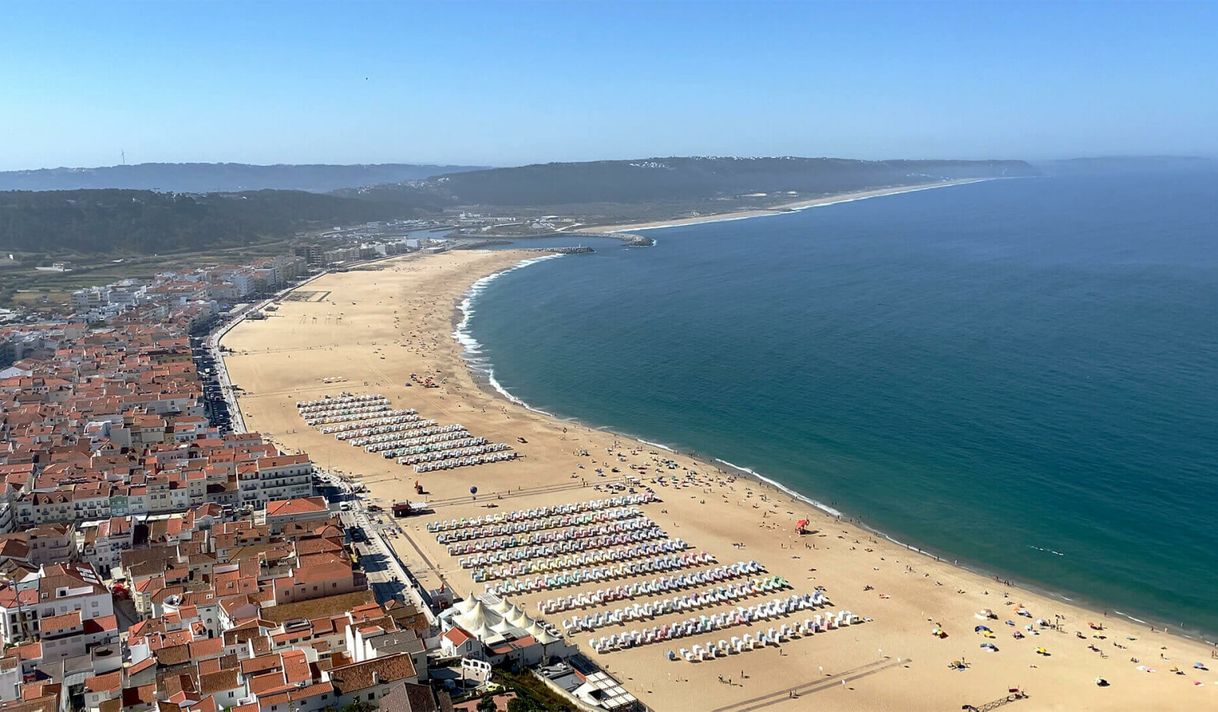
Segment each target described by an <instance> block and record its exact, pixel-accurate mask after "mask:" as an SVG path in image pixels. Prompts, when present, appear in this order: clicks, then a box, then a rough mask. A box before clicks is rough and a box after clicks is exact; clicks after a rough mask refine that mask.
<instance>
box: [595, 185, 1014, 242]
mask: <svg viewBox="0 0 1218 712" xmlns="http://www.w3.org/2000/svg"><path fill="white" fill-rule="evenodd" d="M987 180H995V179H993V178H961V179H958V180H942V181H935V182H933V183H918V184H915V185H898V186H892V187H888V188H873V189H871V190H856V191H853V192H849V193H834V194H832V195H825V196H821V197H818V198H808V199H806V200H795V201H792V202H789V203H781V204H779V205H775V206H773V207H769V208H758V209H756V210H733V211H730V212H726V213H708V214H706V215H695V216H692V217H687V218H674V219H671V220H652V221H649V222H635V223H623V224H620V225H598V226H596V227H580V228H579V232H581V233H597V234H599V233H618V232H630V231H632V230H653V229H656V228H661V227H677V226H679V225H700V224H702V223H708V222H723V221H726V220H744V219H746V218H759V217H765V216H766V215H781V214H783V213H790V212H794V211H797V210H805V209H807V208H816V207H820V206H824V205H834V204H837V203H849V202H851V201H854V200H866V199H867V198H881V197H883V196H886V195H900V194H901V193H914V192H917V191H920V190H934V189H935V188H949V187H951V186H954V185H967V184H969V183H981V182H983V181H987Z"/></svg>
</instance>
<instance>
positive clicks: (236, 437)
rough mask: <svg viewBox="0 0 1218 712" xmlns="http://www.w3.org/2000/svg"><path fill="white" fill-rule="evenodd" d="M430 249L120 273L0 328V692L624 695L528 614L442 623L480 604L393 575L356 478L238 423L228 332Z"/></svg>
mask: <svg viewBox="0 0 1218 712" xmlns="http://www.w3.org/2000/svg"><path fill="white" fill-rule="evenodd" d="M447 247H448V246H447V245H446V244H445V243H444V242H437V241H434V240H428V239H422V240H415V239H411V240H406V239H403V240H399V241H393V242H380V243H376V244H371V245H370V244H367V243H365V244H362V245H359V246H353V247H339V248H336V249H332V250H325V251H322V250H318V249H316V248H315V247H313V246H310V247H309V248H306V249H302V250H300V251H299V254H293V255H289V256H282V257H275V258H265V259H261V260H259V261H257V262H255V263H254V264H250V265H239V266H219V267H212V268H200V269H196V270H191V271H184V272H167V273H162V274H159V275H157V276H156V278H155V279H153V280H152V281H150V282H147V283H143V282H139V281H138V280H132V279H127V280H122V281H120V282H117V283H114V284H111V285H107V286H105V287H92V288H85V289H81V290H79V291H77V292H75V293H73V294H72V313H71V314H69V315H65V316H63V317H62V318H52V319H43V320H38V321H32V320H26V321H24V322H22V323H11V324H9V325H6V326H5V327H4V328H3V331H2V332H0V333H2V336H3V353H2V354H0V356H3V363H4V365H5V366H6V367H5V368H4V369H3V371H0V399H2V400H0V424H2V427H3V431H4V435H5V441H4V442H5V444H4V449H3V451H2V452H0V477H2V478H3V484H2V487H3V489H2V491H0V492H2V494H0V636H2V637H3V643H4V652H3V656H2V657H0V709H4V710H22V711H29V712H52V711H60V710H88V711H89V712H115V711H117V710H135V711H137V712H138V711H140V710H161V711H163V710H169V709H173V710H183V711H187V712H219V710H232V711H233V712H253V711H255V710H269V711H271V712H280V711H286V710H293V711H295V710H300V711H313V710H364V709H373V708H378V709H382V710H399V711H404V710H414V711H416V712H429V711H431V710H449V709H457V710H462V709H466V710H474V709H477V710H486V709H511V710H527V709H542V708H545V709H551V708H554V707H553V706H551V705H549V704H547V700H550V699H551V698H552V699H553V700H559V699H563V697H562V695H563V694H564V691H565V694H566V702H565V703H564V704H566V705H567V706H568V708H570V709H576V708H583V709H594V708H603V709H626V710H628V709H641V708H642V707H641V705H639V704H638V702H637V700H635V699H634V698H633V697H632V696H630V695H628V694H627V693H625V692H624V690H622V688H621V687H620V686H619V685H618V684H617V683H616V681H614V680H612V678H610V677H609V676H607V675H605V674H604V673H603V672H600V671H598V670H597V669H596V667H595V666H594V665H592V664H591V663H589V662H588V661H587V660H586V659H583V658H579V657H573V656H574V654H575V648H574V647H573V646H570V645H568V644H567V643H566V642H565V641H564V639H563V637H562V635H561V634H558V631H557V630H555V631H554V633H553V634H552V633H551V632H549V631H548V630H545V629H541V628H538V627H537V624H536V623H535V622H534V621H532V619H527V618H525V619H523V620H526V621H528V622H526V623H524V624H523V626H522V627H520V628H512V626H511V624H510V623H509V622H507V621H508V618H509V617H508V615H503V614H502V611H501V615H500V616H499V617H498V619H496V620H499V621H500V623H501V625H500V626H499V627H498V628H497V630H498V631H499V632H501V633H502V632H508V636H507V637H506V638H505V637H504V636H503V635H499V636H498V637H497V638H496V640H497V641H498V642H499V647H498V648H492V647H489V646H484V645H483V644H482V643H481V642H480V639H479V638H477V637H475V634H476V633H477V631H476V630H475V631H474V632H473V633H467V632H464V631H463V629H462V628H461V627H460V626H459V625H458V624H457V623H455V622H454V620H455V619H456V616H457V615H458V614H460V613H467V612H469V611H470V610H475V609H477V610H482V607H483V606H484V605H485V604H484V602H483V601H481V600H473V601H472V602H471V601H466V602H464V603H460V602H458V601H454V600H453V597H452V593H451V592H444V591H426V590H423V589H422V587H421V586H420V585H418V584H417V582H413V583H412V581H413V577H412V576H411V574H410V573H409V572H408V571H407V570H406V568H405V567H404V566H403V564H402V562H401V561H400V560H399V559H398V558H397V555H396V554H395V553H394V551H393V548H392V546H390V545H389V543H388V541H389V539H388V538H389V537H391V536H396V531H395V530H396V529H398V527H397V523H396V520H394V519H392V518H390V517H389V513H386V512H382V511H381V508H380V507H379V506H376V505H374V504H370V503H369V502H367V501H366V500H365V499H364V498H363V497H362V496H361V495H362V492H361V490H362V487H361V486H359V485H358V484H357V483H356V482H354V481H353V480H352V478H350V477H348V476H345V475H340V474H336V473H331V472H327V471H325V470H324V469H323V468H320V467H319V466H317V465H316V464H315V463H313V462H312V461H311V460H310V458H309V456H308V455H307V454H304V453H295V452H281V451H280V450H279V448H278V447H277V446H276V445H275V444H274V443H273V442H271V441H270V440H269V439H268V438H266V437H264V436H263V435H261V434H259V433H257V432H245V429H244V426H243V423H242V421H241V414H240V412H239V409H238V408H237V406H236V400H235V394H236V392H237V391H238V390H239V386H235V385H233V384H231V383H229V382H228V380H227V378H226V375H225V374H224V369H223V363H222V360H221V359H220V353H219V348H220V347H219V345H218V342H219V336H220V335H222V334H223V332H224V331H225V330H226V329H227V328H229V327H231V325H232V324H234V323H235V322H237V321H239V320H241V319H243V318H258V317H259V316H260V315H265V314H266V313H267V311H268V310H271V311H273V310H274V309H275V306H274V302H275V301H276V298H277V297H280V296H282V295H283V294H285V293H286V291H287V289H289V288H291V287H294V286H297V285H299V284H301V283H302V282H305V281H307V280H309V279H312V278H313V277H315V276H316V275H318V274H322V273H324V272H325V270H326V269H347V268H350V267H353V266H355V267H357V266H358V265H359V264H360V263H361V261H363V260H375V259H378V258H384V257H387V256H391V255H398V254H402V253H406V252H410V251H423V250H442V249H447ZM424 506H425V505H424ZM395 509H396V510H397V511H395V512H394V514H398V515H404V514H409V513H410V512H409V509H410V508H409V506H408V505H406V506H405V507H404V508H395ZM454 603H457V604H458V606H459V607H456V608H454V607H453V604H454ZM446 609H447V610H446ZM502 610H504V611H506V609H502ZM517 613H518V612H517ZM491 615H493V614H491ZM512 615H513V616H515V615H516V614H512ZM479 620H484V619H483V618H479ZM516 622H522V620H521V619H519V618H517V621H516ZM466 627H472V626H470V625H468V624H467V626H466ZM505 640H508V641H514V642H513V643H512V644H510V645H504V644H503V643H504V641H505ZM492 665H495V666H499V667H500V668H503V669H504V671H505V673H504V674H511V673H510V672H509V671H520V670H522V669H523V667H532V668H535V669H537V670H539V672H538V673H537V674H536V675H524V676H522V675H519V674H517V675H516V676H515V677H513V678H512V679H515V680H518V681H519V680H522V679H523V680H525V682H524V683H523V688H525V689H532V690H533V691H532V692H527V693H524V694H523V696H521V694H520V693H519V692H513V691H512V690H511V689H509V688H510V687H511V686H510V685H509V686H505V685H504V684H503V678H502V677H500V676H499V675H498V674H495V675H492V672H491V671H492ZM541 670H544V671H545V672H544V674H543V673H542V672H540V671H541ZM547 675H548V676H549V677H547ZM555 679H564V680H565V681H566V684H565V687H564V686H563V685H558V684H554V683H553V682H552V681H553V680H555ZM547 681H548V682H547ZM520 686H521V684H520V683H517V687H520ZM580 695H583V699H584V702H582V703H581V702H578V701H577V700H578V699H580ZM538 700H540V702H539V701H538ZM598 701H600V702H598ZM601 702H603V703H604V704H601ZM559 708H562V707H559Z"/></svg>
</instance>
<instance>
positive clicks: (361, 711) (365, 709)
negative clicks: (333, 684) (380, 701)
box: [342, 700, 376, 712]
mask: <svg viewBox="0 0 1218 712" xmlns="http://www.w3.org/2000/svg"><path fill="white" fill-rule="evenodd" d="M342 712H376V705H374V704H372V703H371V702H365V701H364V700H356V701H355V702H352V703H351V704H349V705H347V706H346V707H344V708H343V709H342Z"/></svg>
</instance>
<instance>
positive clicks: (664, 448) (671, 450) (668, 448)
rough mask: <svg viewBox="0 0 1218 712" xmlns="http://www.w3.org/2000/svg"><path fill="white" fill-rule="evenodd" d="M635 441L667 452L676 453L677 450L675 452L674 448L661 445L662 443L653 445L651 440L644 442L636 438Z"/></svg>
mask: <svg viewBox="0 0 1218 712" xmlns="http://www.w3.org/2000/svg"><path fill="white" fill-rule="evenodd" d="M635 440H638V441H639V442H641V443H646V444H648V445H650V446H652V447H658V448H660V449H661V450H667V451H669V452H676V450H673V449H672V448H670V447H668V446H667V445H661V444H660V443H653V442H651V441H650V440H644V439H643V438H635Z"/></svg>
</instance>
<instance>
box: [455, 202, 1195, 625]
mask: <svg viewBox="0 0 1218 712" xmlns="http://www.w3.org/2000/svg"><path fill="white" fill-rule="evenodd" d="M983 180H993V179H983ZM969 182H979V181H969ZM937 187H948V186H931V188H937ZM927 189H930V188H922V189H921V190H927ZM902 192H913V191H902ZM892 194H893V193H886V194H884V195H892ZM868 197H883V195H874V196H868ZM862 199H865V198H854V199H852V200H862ZM842 202H850V201H842ZM810 207H818V206H810ZM748 217H764V216H748ZM748 217H738V218H731V219H734V220H745V219H748ZM656 229H658V228H656ZM562 256H563V255H562V254H552V255H547V256H546V257H534V258H529V259H525V260H521V261H520V262H518V263H516V264H515V265H514V266H512V267H509V268H508V269H503V270H499V271H497V272H494V273H492V274H489V275H486V276H485V277H482V278H480V279H478V280H477V281H475V282H474V284H472V285H470V288H469V289H468V290H466V291H465V292H464V293H463V294H462V297H461V299H460V300H459V301H458V303H457V305H456V306H455V307H454V312H453V323H454V324H456V325H457V328H456V329H455V330H454V331H453V334H452V336H453V339H454V340H455V341H456V342H457V344H458V346H460V348H461V360H462V361H463V362H464V363H465V364H466V367H467V369H468V370H469V374H470V377H471V378H472V379H473V381H474V383H475V384H477V385H478V386H479V387H481V388H482V389H483V391H484V392H485V393H487V394H488V395H491V396H492V397H494V398H497V399H500V400H503V401H506V402H508V403H511V404H513V405H517V406H520V407H522V408H525V409H527V410H529V411H531V412H533V413H537V414H539V415H542V416H544V417H547V418H552V419H554V420H557V421H561V422H566V423H572V424H576V425H578V426H580V427H584V428H589V429H592V430H596V431H599V432H602V433H608V434H611V435H614V436H617V437H620V438H624V439H629V440H637V441H639V442H642V443H645V444H647V445H651V446H653V447H657V448H660V449H662V450H665V451H667V452H669V453H672V454H674V455H685V456H688V457H690V458H693V459H694V460H697V461H700V462H703V463H705V464H707V465H708V466H713V467H717V466H718V465H723V466H726V467H727V468H728V469H729V470H731V471H732V472H734V473H736V474H737V475H738V476H740V477H744V478H746V479H750V480H753V481H755V482H757V483H759V484H760V485H762V486H767V487H770V488H773V489H775V490H777V491H779V492H781V493H783V494H785V495H787V496H789V497H792V498H795V499H798V500H800V501H802V502H804V503H806V504H807V505H809V506H811V507H814V508H816V509H818V510H820V511H821V512H823V513H824V514H826V515H828V516H830V517H835V518H836V519H837V520H838V521H842V522H846V523H849V524H853V525H854V526H857V527H859V528H860V529H863V530H864V531H867V532H869V533H871V534H874V535H876V536H881V537H883V538H884V539H886V540H887V541H889V542H891V543H892V544H894V545H896V546H899V547H902V548H904V549H906V550H908V551H910V552H912V553H914V554H918V555H921V556H924V557H927V558H930V559H933V560H934V561H936V562H939V563H942V564H945V565H948V566H953V567H956V568H959V569H962V570H964V571H967V572H969V573H972V574H976V575H978V576H985V577H986V578H992V579H994V580H995V581H1005V582H1006V583H1007V585H1009V586H1011V587H1013V588H1018V589H1022V590H1026V591H1029V592H1031V593H1035V594H1039V595H1042V596H1047V597H1050V598H1054V599H1057V600H1059V601H1061V602H1062V603H1065V604H1068V605H1075V606H1078V607H1080V608H1084V609H1088V610H1090V611H1091V612H1092V613H1095V614H1096V615H1100V616H1106V615H1107V614H1108V613H1109V612H1111V613H1114V614H1116V615H1118V616H1120V617H1121V618H1124V619H1126V620H1128V621H1129V622H1131V623H1135V624H1140V625H1146V626H1153V627H1155V628H1162V629H1163V630H1164V632H1166V633H1168V634H1169V635H1173V636H1176V637H1179V638H1183V639H1185V640H1188V641H1191V642H1197V643H1203V644H1205V645H1209V646H1218V634H1215V635H1214V636H1213V640H1211V639H1209V638H1208V637H1206V636H1207V634H1206V632H1205V631H1203V630H1201V629H1192V630H1188V629H1183V628H1180V627H1179V626H1178V625H1173V624H1171V623H1168V622H1166V621H1165V620H1164V619H1163V618H1161V617H1159V616H1157V615H1155V614H1153V613H1150V612H1148V611H1147V612H1143V611H1137V613H1140V614H1141V615H1143V616H1146V619H1142V618H1138V617H1136V616H1135V615H1134V614H1132V613H1126V612H1123V611H1119V610H1117V609H1115V608H1113V607H1111V606H1107V607H1106V606H1104V605H1103V602H1102V601H1095V600H1091V599H1088V598H1087V597H1086V596H1085V595H1083V594H1077V593H1076V594H1075V595H1074V597H1072V596H1070V595H1067V594H1066V593H1065V592H1062V591H1059V590H1055V589H1053V588H1052V587H1051V585H1050V584H1045V583H1037V582H1030V583H1029V582H1026V581H1023V582H1020V581H1016V580H1014V579H1006V578H1001V576H1002V573H1003V572H1001V571H997V570H993V569H990V568H989V567H987V566H986V564H984V563H982V562H972V561H965V562H964V563H961V562H960V559H959V558H952V559H947V558H945V556H946V555H947V554H948V553H949V552H940V553H936V552H935V551H932V550H931V549H927V548H923V547H922V546H919V545H917V544H911V543H908V542H905V541H903V540H901V539H898V538H896V537H894V536H893V535H891V534H889V533H888V532H886V531H884V530H883V529H880V528H878V527H876V526H874V525H872V524H869V523H868V522H867V521H866V520H865V519H864V518H863V517H862V516H861V515H857V514H847V513H843V512H842V511H840V510H838V509H836V508H834V507H832V506H830V505H828V504H825V503H824V502H822V501H820V500H818V499H816V498H815V497H814V496H813V495H809V494H805V493H803V492H800V491H799V490H797V489H795V488H794V487H791V486H789V485H787V484H785V483H783V482H781V481H780V480H777V479H774V478H772V477H769V476H767V475H765V474H763V473H760V472H757V471H756V470H753V469H751V468H749V467H746V466H742V465H737V464H735V463H733V462H729V461H728V460H724V459H723V458H720V457H718V456H716V455H714V454H712V453H702V452H698V451H696V450H682V449H678V448H677V447H675V446H672V445H665V444H663V443H659V442H653V441H651V440H646V439H644V438H643V436H641V435H637V434H632V433H627V432H622V431H619V430H615V429H614V428H612V427H609V426H606V425H601V424H598V423H592V422H588V421H585V420H582V419H580V418H577V417H574V416H567V415H562V414H559V413H553V412H550V411H547V410H543V409H541V408H537V407H536V406H534V405H532V404H531V403H529V402H528V401H526V400H524V399H523V398H521V397H519V396H517V395H516V394H514V393H512V392H511V391H509V390H508V389H507V388H506V387H504V386H503V385H502V384H501V383H499V382H498V381H497V380H496V379H495V377H494V366H493V364H491V363H490V361H489V359H485V357H482V356H481V355H480V354H481V352H482V351H481V349H482V345H481V343H480V342H478V341H477V339H476V338H474V336H473V334H472V331H470V329H469V322H470V317H471V316H472V315H473V314H474V313H475V311H476V310H475V309H473V307H474V306H475V305H474V302H475V300H476V299H477V298H478V297H479V296H481V294H482V293H483V292H484V291H485V288H486V286H487V285H489V284H490V283H491V282H493V281H494V280H496V279H498V278H499V277H501V276H503V275H506V274H508V273H509V272H515V271H516V270H519V269H524V268H526V267H529V266H531V265H533V264H536V263H538V262H542V261H544V260H548V259H553V258H556V257H562ZM475 288H477V289H476V291H475ZM459 332H460V333H459ZM467 342H468V343H473V344H476V345H477V351H474V352H471V351H469V350H468V348H467ZM471 355H477V358H479V359H485V360H484V361H483V363H484V364H485V366H475V365H474V364H473V363H472V361H471V359H470V358H469V356H471ZM716 463H717V464H716ZM720 470H722V468H720ZM1009 575H1016V574H1013V573H1012V574H1009Z"/></svg>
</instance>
